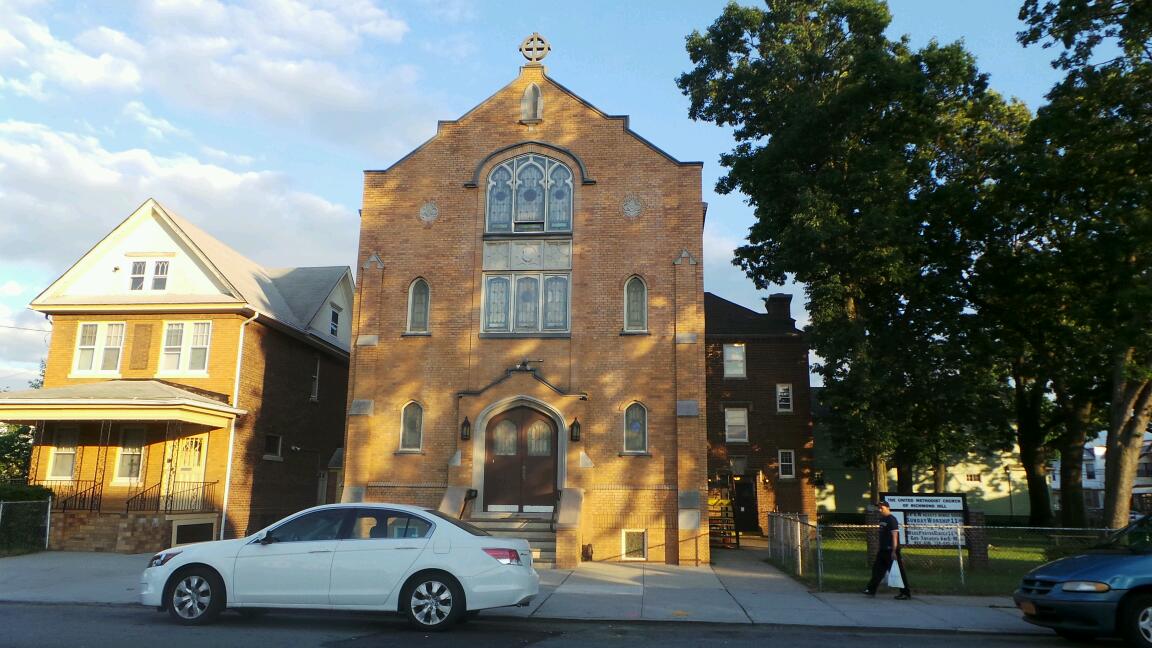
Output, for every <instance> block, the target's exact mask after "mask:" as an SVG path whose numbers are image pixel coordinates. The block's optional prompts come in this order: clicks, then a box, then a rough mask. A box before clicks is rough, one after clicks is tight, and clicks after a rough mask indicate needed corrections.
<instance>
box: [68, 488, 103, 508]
mask: <svg viewBox="0 0 1152 648" xmlns="http://www.w3.org/2000/svg"><path fill="white" fill-rule="evenodd" d="M103 495H104V484H93V485H92V486H91V487H89V488H85V489H84V490H82V491H78V492H77V493H75V494H74V495H71V496H69V497H67V498H63V499H62V500H61V501H60V510H61V511H67V510H68V509H69V508H72V509H74V510H77V511H99V510H100V501H101V499H102V498H103ZM73 504H75V506H73Z"/></svg>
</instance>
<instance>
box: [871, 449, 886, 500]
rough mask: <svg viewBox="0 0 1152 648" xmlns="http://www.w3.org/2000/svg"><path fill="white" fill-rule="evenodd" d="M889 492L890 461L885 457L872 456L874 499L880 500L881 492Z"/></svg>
mask: <svg viewBox="0 0 1152 648" xmlns="http://www.w3.org/2000/svg"><path fill="white" fill-rule="evenodd" d="M886 492H888V463H887V462H886V461H884V457H882V456H880V455H876V456H874V457H872V501H873V502H879V501H880V493H886Z"/></svg>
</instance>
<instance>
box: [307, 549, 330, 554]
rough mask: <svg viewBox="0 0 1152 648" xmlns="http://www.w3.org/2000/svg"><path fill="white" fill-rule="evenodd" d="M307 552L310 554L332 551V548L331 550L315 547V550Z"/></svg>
mask: <svg viewBox="0 0 1152 648" xmlns="http://www.w3.org/2000/svg"><path fill="white" fill-rule="evenodd" d="M308 553H310V554H314V553H332V550H331V549H317V550H316V551H309V552H308Z"/></svg>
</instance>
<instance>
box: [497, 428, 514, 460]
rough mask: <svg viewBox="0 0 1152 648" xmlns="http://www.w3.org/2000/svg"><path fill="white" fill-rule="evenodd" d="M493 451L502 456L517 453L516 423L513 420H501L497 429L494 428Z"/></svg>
mask: <svg viewBox="0 0 1152 648" xmlns="http://www.w3.org/2000/svg"><path fill="white" fill-rule="evenodd" d="M492 452H493V453H494V454H496V455H500V456H504V457H507V456H510V455H514V454H516V424H515V423H513V422H512V421H500V422H499V423H497V424H496V429H495V430H492Z"/></svg>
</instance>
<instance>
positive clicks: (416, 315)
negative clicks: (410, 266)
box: [408, 279, 431, 333]
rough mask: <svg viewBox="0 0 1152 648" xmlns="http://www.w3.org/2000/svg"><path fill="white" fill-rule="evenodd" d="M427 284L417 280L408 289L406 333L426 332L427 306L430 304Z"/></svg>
mask: <svg viewBox="0 0 1152 648" xmlns="http://www.w3.org/2000/svg"><path fill="white" fill-rule="evenodd" d="M430 299H431V298H430V295H429V292H428V282H427V281H424V280H423V279H417V280H416V281H413V282H412V285H411V286H409V288H408V332H409V333H427V332H428V306H429V302H430Z"/></svg>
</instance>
